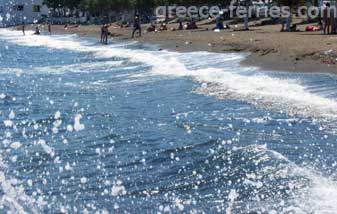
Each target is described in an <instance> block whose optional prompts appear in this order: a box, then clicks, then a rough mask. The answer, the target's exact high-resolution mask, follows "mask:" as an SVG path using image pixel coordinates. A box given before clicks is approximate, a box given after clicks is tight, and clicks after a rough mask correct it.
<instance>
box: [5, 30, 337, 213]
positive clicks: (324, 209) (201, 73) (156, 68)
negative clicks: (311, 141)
mask: <svg viewBox="0 0 337 214" xmlns="http://www.w3.org/2000/svg"><path fill="white" fill-rule="evenodd" d="M0 36H2V37H3V38H6V39H8V41H10V42H13V43H16V44H19V45H28V46H44V47H49V48H55V49H68V50H73V51H82V52H92V53H93V56H94V57H99V58H102V57H105V58H109V57H116V56H122V57H125V58H129V60H130V61H134V62H142V63H146V64H148V65H150V66H152V69H151V70H150V71H149V72H148V73H147V75H148V76H151V75H157V76H166V77H173V78H174V77H181V76H185V77H191V78H193V79H195V80H196V81H198V82H200V83H207V84H203V87H200V88H199V89H198V90H197V92H199V93H203V94H207V95H212V96H216V97H219V98H223V99H228V98H229V99H238V100H244V101H247V102H250V103H253V104H255V105H258V106H263V107H266V108H273V109H277V110H282V111H286V112H287V113H289V114H300V115H303V116H305V117H313V118H317V119H318V120H321V121H327V120H328V121H333V122H334V121H335V120H336V119H337V101H336V100H335V99H331V98H327V97H325V96H323V95H321V94H315V93H312V92H310V91H309V90H307V87H306V86H305V85H303V84H302V82H301V81H300V80H296V79H286V78H283V79H282V78H276V77H270V76H268V75H262V74H251V71H254V70H255V69H256V68H249V69H247V70H246V71H247V72H248V73H250V74H249V75H247V74H245V73H244V72H243V71H242V70H243V69H242V67H238V63H239V61H240V60H241V59H243V58H244V55H240V54H231V55H225V54H223V55H222V54H221V55H220V54H210V53H206V52H198V53H193V54H190V55H188V54H181V53H175V52H168V51H161V52H158V51H149V50H131V49H124V48H121V47H118V46H105V47H97V46H90V45H88V43H86V42H83V41H78V40H76V38H74V36H53V37H49V36H25V37H24V36H21V35H19V33H18V32H12V31H8V30H0ZM219 55H220V56H222V57H223V58H224V60H223V61H221V57H219ZM212 57H214V58H212ZM209 58H211V59H209ZM200 59H203V60H204V62H200V61H201V60H200ZM207 59H209V60H207ZM225 62H226V63H225ZM207 63H208V65H209V67H208V68H207ZM211 63H215V64H217V66H214V67H212V64H211ZM221 63H224V64H223V68H222V67H221V66H219V64H221ZM74 66H84V67H85V66H89V67H90V66H91V65H86V64H81V65H74ZM191 66H192V67H191ZM234 68H235V69H237V70H234ZM49 69H50V68H48V69H47V70H49ZM62 69H63V70H62ZM62 69H61V72H64V71H66V70H65V69H64V68H62ZM74 69H75V68H74ZM40 70H42V71H43V68H41V69H40ZM238 70H239V71H238ZM137 75H139V74H137ZM138 77H140V78H144V77H145V75H139V76H138ZM75 125H76V124H75ZM40 145H41V146H44V147H46V144H45V143H40ZM44 150H46V152H47V153H50V152H51V151H49V149H48V148H44ZM277 155H279V157H281V158H283V159H285V157H283V156H282V155H281V154H277ZM293 167H294V172H296V173H297V174H298V175H301V176H305V177H307V178H308V179H309V180H310V181H311V188H309V189H308V190H305V191H304V192H300V193H299V194H298V195H297V197H296V198H295V199H294V200H295V203H296V206H297V212H298V213H312V212H315V213H334V212H335V211H336V210H337V201H336V200H337V185H336V182H335V181H333V180H331V179H330V178H325V177H323V176H321V175H318V174H317V173H314V172H312V171H311V170H309V169H306V168H302V167H299V166H296V165H295V164H293ZM0 175H1V174H0ZM3 181H6V179H3V178H2V182H3ZM3 183H4V182H3ZM4 187H6V186H4ZM4 187H3V188H4ZM18 205H19V204H17V203H16V204H14V205H13V206H18ZM19 208H20V207H19ZM19 210H20V209H19Z"/></svg>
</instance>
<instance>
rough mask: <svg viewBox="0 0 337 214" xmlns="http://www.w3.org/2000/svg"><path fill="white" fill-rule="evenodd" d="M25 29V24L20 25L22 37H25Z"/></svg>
mask: <svg viewBox="0 0 337 214" xmlns="http://www.w3.org/2000/svg"><path fill="white" fill-rule="evenodd" d="M25 28H26V26H25V23H24V22H23V23H22V33H23V35H24V36H26V32H25Z"/></svg>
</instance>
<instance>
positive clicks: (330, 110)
mask: <svg viewBox="0 0 337 214" xmlns="http://www.w3.org/2000/svg"><path fill="white" fill-rule="evenodd" d="M0 36H2V37H4V38H6V39H8V40H9V41H11V42H13V43H16V44H21V45H29V46H44V47H49V48H56V49H68V50H76V51H83V52H91V53H93V56H94V57H99V58H100V57H106V58H109V57H120V56H122V57H124V58H129V60H130V61H133V62H142V63H146V64H148V65H150V66H152V69H151V70H150V71H149V72H148V73H147V76H150V75H162V76H166V77H181V76H186V77H191V78H194V79H195V80H197V81H198V82H200V83H208V84H207V87H201V88H199V89H198V90H197V92H199V93H203V94H207V95H212V96H217V97H219V98H223V99H228V98H229V99H238V100H243V101H248V102H250V103H252V104H256V105H258V106H263V107H267V108H273V109H276V110H280V111H285V112H287V113H289V114H300V115H303V116H306V117H313V118H316V119H319V120H324V121H326V120H328V121H335V120H337V101H336V100H335V99H331V98H327V97H324V96H323V95H320V94H315V93H311V92H309V90H307V87H306V86H305V85H303V84H302V83H301V81H300V80H296V79H281V78H275V77H270V76H267V75H262V74H258V73H257V74H253V75H252V74H250V75H245V74H244V72H242V70H243V68H242V67H239V61H240V60H241V59H243V58H244V57H245V55H240V54H212V53H207V52H197V53H190V54H189V53H185V54H181V53H176V52H169V51H160V52H158V51H150V50H132V49H125V48H120V47H118V46H112V47H111V46H101V47H99V46H92V45H89V44H88V42H85V41H79V40H76V38H75V37H74V36H71V35H70V36H69V35H66V36H53V37H50V36H21V35H20V32H14V31H8V30H1V31H0ZM219 56H221V57H219ZM188 59H189V62H188ZM200 59H202V60H200ZM221 59H222V61H221ZM183 62H185V63H186V64H188V63H189V64H199V67H205V66H207V65H208V68H201V69H198V68H197V67H195V68H194V69H189V68H188V67H189V66H188V65H185V64H184V63H183ZM229 62H230V63H229ZM119 63H120V62H118V61H117V62H111V64H109V63H108V64H109V66H112V65H115V64H119ZM211 63H213V64H216V67H217V68H213V67H214V66H212V64H211ZM219 65H223V66H222V67H223V68H220V67H221V66H219ZM91 66H104V64H103V65H102V64H99V63H97V64H95V63H93V64H90V63H81V64H75V65H73V67H72V66H70V67H71V68H70V69H71V70H76V69H77V71H81V70H82V71H83V70H86V69H90V68H92V67H91ZM233 68H236V69H235V70H233ZM37 69H38V70H40V71H43V70H45V71H46V72H47V71H48V70H49V71H52V70H58V69H59V70H58V72H64V71H66V70H68V69H69V66H68V68H66V66H65V67H61V68H50V67H48V68H37ZM231 69H232V70H231ZM254 69H256V68H249V69H248V71H250V72H248V73H251V71H253V70H254ZM136 75H139V74H136ZM135 77H137V76H135ZM138 77H144V75H140V76H138Z"/></svg>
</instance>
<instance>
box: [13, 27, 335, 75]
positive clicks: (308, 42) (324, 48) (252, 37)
mask: <svg viewBox="0 0 337 214" xmlns="http://www.w3.org/2000/svg"><path fill="white" fill-rule="evenodd" d="M144 26H146V25H144ZM212 26H213V25H212V24H210V25H207V24H206V25H201V26H200V27H201V28H200V29H197V30H193V31H187V30H183V31H170V30H168V31H163V32H159V33H144V34H143V36H142V37H141V38H135V39H131V30H132V29H131V28H112V29H109V31H110V32H111V33H112V35H113V41H117V42H118V41H138V42H140V43H144V44H156V45H158V46H159V47H160V48H162V49H166V50H170V51H177V52H193V51H209V52H216V53H226V52H231V53H235V52H237V53H247V54H248V55H247V58H246V59H245V60H243V61H242V62H241V64H242V65H244V66H256V67H259V68H261V69H262V70H267V71H283V72H301V73H303V72H304V73H332V74H337V55H336V50H337V35H321V32H291V33H286V32H282V33H280V32H279V31H278V29H279V27H280V26H279V25H268V26H258V27H251V30H250V31H233V30H231V29H230V30H225V31H221V32H214V31H212V30H208V29H211V27H212ZM168 27H169V29H170V28H171V27H176V25H174V24H172V25H169V26H168ZM145 28H146V27H143V29H145ZM300 28H305V25H303V26H300ZM12 29H15V30H18V27H14V28H12ZM27 29H33V27H32V26H31V27H27ZM41 30H42V31H45V29H41ZM52 31H53V33H55V34H76V35H78V36H80V37H90V38H97V40H98V41H99V38H100V26H97V25H89V26H80V27H73V28H71V27H69V28H67V29H65V28H64V26H60V25H54V26H53V27H52ZM302 37H303V38H302ZM324 39H325V40H324ZM110 41H111V39H110ZM324 42H325V44H324ZM326 52H329V54H325V53H326ZM330 52H332V54H331V55H330Z"/></svg>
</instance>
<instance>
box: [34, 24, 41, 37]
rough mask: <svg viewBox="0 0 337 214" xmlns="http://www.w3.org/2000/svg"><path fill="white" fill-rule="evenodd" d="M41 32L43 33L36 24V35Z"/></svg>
mask: <svg viewBox="0 0 337 214" xmlns="http://www.w3.org/2000/svg"><path fill="white" fill-rule="evenodd" d="M40 34H41V33H40V29H39V27H38V26H36V28H35V32H34V35H40Z"/></svg>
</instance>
